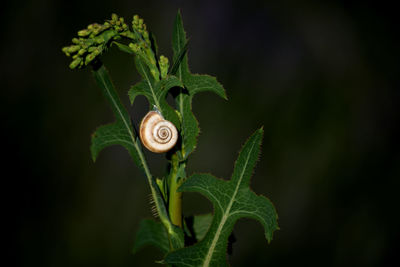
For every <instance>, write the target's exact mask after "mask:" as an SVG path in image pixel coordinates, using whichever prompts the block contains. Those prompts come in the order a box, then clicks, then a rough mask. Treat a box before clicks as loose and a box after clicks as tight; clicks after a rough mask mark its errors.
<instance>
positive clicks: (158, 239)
mask: <svg viewBox="0 0 400 267" xmlns="http://www.w3.org/2000/svg"><path fill="white" fill-rule="evenodd" d="M150 245H151V246H154V247H156V248H158V249H160V251H161V252H163V253H167V252H168V251H169V241H168V235H167V231H166V230H165V228H164V226H163V225H162V224H161V223H160V222H156V221H154V220H151V219H145V220H142V221H141V222H140V225H139V230H138V231H137V233H136V239H135V243H134V247H133V253H136V252H137V251H138V250H139V249H141V248H143V247H145V246H150Z"/></svg>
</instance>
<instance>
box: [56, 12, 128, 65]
mask: <svg viewBox="0 0 400 267" xmlns="http://www.w3.org/2000/svg"><path fill="white" fill-rule="evenodd" d="M121 36H123V37H127V38H129V39H133V38H134V35H133V33H132V32H131V31H130V30H129V27H128V25H127V24H126V23H125V22H124V19H123V18H119V17H118V16H117V15H116V14H112V16H111V20H108V21H106V22H105V23H104V24H102V25H101V24H97V23H94V24H90V25H89V26H88V27H87V28H86V29H83V30H80V31H79V32H78V38H73V39H72V45H70V46H67V47H64V48H63V49H62V51H63V52H64V53H65V54H66V55H67V56H72V59H73V61H72V62H71V64H70V65H69V67H70V68H71V69H75V68H77V67H78V68H82V67H84V66H87V65H88V64H89V63H90V62H92V61H93V60H94V59H95V58H96V57H97V56H98V55H100V54H101V53H102V52H103V51H104V50H106V49H107V48H108V47H109V46H110V45H111V43H112V41H114V40H118V39H120V38H121Z"/></svg>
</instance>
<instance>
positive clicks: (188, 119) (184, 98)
mask: <svg viewBox="0 0 400 267" xmlns="http://www.w3.org/2000/svg"><path fill="white" fill-rule="evenodd" d="M172 47H173V51H174V62H178V63H179V65H178V66H176V64H174V66H173V69H172V71H173V74H175V75H176V76H177V77H178V78H179V79H180V80H181V81H182V83H183V85H184V87H185V91H184V90H181V92H180V93H179V94H177V96H176V97H175V102H176V106H177V110H178V111H179V113H180V115H181V121H182V129H181V133H182V141H183V142H182V151H183V155H182V156H183V158H184V159H186V158H187V157H188V156H189V154H190V153H192V152H193V151H194V149H195V148H196V145H197V136H198V135H199V133H200V130H199V126H198V122H197V120H196V118H195V116H194V114H193V112H192V99H193V96H194V95H195V94H197V93H200V92H206V91H210V92H213V93H216V94H217V95H219V96H221V97H222V98H224V99H227V98H226V94H225V90H224V88H223V87H222V85H221V84H220V83H218V81H217V79H216V78H214V77H211V76H208V75H198V74H192V73H190V70H189V66H188V57H187V53H186V50H187V39H186V33H185V30H184V28H183V22H182V17H181V14H180V12H178V14H177V16H176V18H175V23H174V30H173V35H172Z"/></svg>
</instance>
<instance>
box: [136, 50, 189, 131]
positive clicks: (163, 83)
mask: <svg viewBox="0 0 400 267" xmlns="http://www.w3.org/2000/svg"><path fill="white" fill-rule="evenodd" d="M135 62H136V68H137V70H138V72H139V73H140V75H141V76H142V77H143V80H142V81H140V82H139V83H137V84H135V85H134V86H132V87H131V89H130V90H129V92H128V95H129V99H130V101H131V104H133V102H134V101H135V98H136V97H137V96H139V95H143V96H145V97H146V98H147V100H148V101H149V104H150V107H151V108H152V107H153V106H156V107H157V109H158V110H159V111H160V112H161V114H162V115H163V116H164V118H166V119H167V120H169V121H171V122H172V123H173V124H174V125H175V126H176V127H177V128H178V130H179V129H180V120H179V117H178V114H177V113H176V112H175V110H174V109H173V108H172V107H171V106H170V105H169V104H168V103H167V101H166V97H167V94H168V91H169V90H170V89H171V88H173V87H183V84H182V82H181V81H180V80H179V79H178V78H177V77H175V76H173V75H169V76H168V77H167V78H166V79H162V80H158V81H157V80H155V79H154V78H153V76H152V75H151V73H150V71H149V69H148V68H147V66H146V65H145V64H144V63H143V61H142V60H141V59H140V58H139V57H136V58H135Z"/></svg>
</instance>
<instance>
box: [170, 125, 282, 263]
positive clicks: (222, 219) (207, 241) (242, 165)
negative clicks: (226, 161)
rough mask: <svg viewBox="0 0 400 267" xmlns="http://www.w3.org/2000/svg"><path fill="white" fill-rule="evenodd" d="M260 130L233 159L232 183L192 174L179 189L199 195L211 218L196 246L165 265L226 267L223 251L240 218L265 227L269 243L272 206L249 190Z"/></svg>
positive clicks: (179, 252)
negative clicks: (206, 201)
mask: <svg viewBox="0 0 400 267" xmlns="http://www.w3.org/2000/svg"><path fill="white" fill-rule="evenodd" d="M262 135H263V129H259V130H257V131H256V132H255V133H254V134H253V135H252V136H251V137H250V138H249V139H248V141H247V142H246V144H245V145H244V146H243V148H242V150H241V152H240V153H239V157H238V159H237V160H236V163H235V167H234V171H233V175H232V178H231V180H229V181H224V180H221V179H218V178H216V177H214V176H212V175H211V174H194V175H193V176H191V177H190V178H189V179H188V180H186V181H185V182H184V183H183V184H182V186H181V187H180V190H181V191H184V192H198V193H201V194H202V195H204V196H205V197H207V198H208V199H209V200H210V201H211V202H212V204H213V206H214V217H213V220H212V223H211V226H210V228H209V230H208V232H207V234H206V235H205V237H204V239H203V240H201V241H200V242H199V243H197V244H195V245H193V246H190V247H186V248H183V249H179V250H177V251H174V252H171V253H170V254H168V255H167V256H166V258H165V260H164V261H165V263H167V264H171V265H176V266H228V263H227V261H226V251H227V243H228V238H229V235H230V234H231V232H232V230H233V227H234V225H235V223H236V221H237V220H238V219H240V218H244V217H247V218H252V219H255V220H257V221H259V222H260V223H261V224H262V226H263V227H264V233H265V237H266V239H267V240H268V242H269V241H270V240H271V239H272V234H273V232H274V231H275V230H277V229H278V223H277V218H278V216H277V214H276V211H275V208H274V206H273V204H272V203H271V202H270V201H269V200H268V199H267V198H266V197H264V196H259V195H256V194H255V193H254V192H253V191H251V189H250V187H249V182H250V177H251V174H252V172H253V169H254V167H255V165H256V162H257V159H258V155H259V152H260V146H261V141H262Z"/></svg>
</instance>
